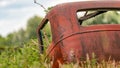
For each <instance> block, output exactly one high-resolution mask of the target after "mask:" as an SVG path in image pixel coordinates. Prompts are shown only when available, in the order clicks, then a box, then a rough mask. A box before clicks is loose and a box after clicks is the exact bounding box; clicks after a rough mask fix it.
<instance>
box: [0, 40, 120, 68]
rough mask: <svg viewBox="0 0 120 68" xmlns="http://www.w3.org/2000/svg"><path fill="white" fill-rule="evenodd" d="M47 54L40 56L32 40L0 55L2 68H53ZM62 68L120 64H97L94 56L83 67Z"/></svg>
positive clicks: (104, 67) (106, 67)
mask: <svg viewBox="0 0 120 68" xmlns="http://www.w3.org/2000/svg"><path fill="white" fill-rule="evenodd" d="M45 56H46V54H45V53H44V54H41V55H40V54H39V48H38V44H37V41H36V40H31V41H30V42H29V43H27V44H24V45H23V46H22V47H10V48H5V50H4V51H2V52H1V53H0V68H51V65H52V62H50V61H49V59H46V60H45ZM60 67H61V68H120V64H116V62H114V61H112V62H111V61H108V62H105V61H103V62H101V63H97V61H96V59H95V58H94V56H93V59H92V60H89V57H87V60H86V61H84V62H81V65H79V64H78V63H76V64H73V63H71V64H63V65H60Z"/></svg>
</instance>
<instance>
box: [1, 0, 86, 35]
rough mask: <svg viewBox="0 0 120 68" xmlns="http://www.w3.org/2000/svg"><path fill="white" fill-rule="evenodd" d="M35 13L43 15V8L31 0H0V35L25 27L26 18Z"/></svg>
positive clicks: (47, 0) (47, 1)
mask: <svg viewBox="0 0 120 68" xmlns="http://www.w3.org/2000/svg"><path fill="white" fill-rule="evenodd" d="M37 1H38V2H39V3H41V4H42V5H44V6H45V7H46V8H47V7H48V6H54V5H56V4H58V3H63V2H72V1H86V0H66V1H65V0H37ZM35 15H38V16H42V17H44V15H45V13H44V10H43V9H42V8H41V7H40V6H39V5H36V4H34V2H33V0H0V35H2V36H6V35H7V34H9V33H11V32H14V31H17V30H19V29H20V28H24V29H25V27H26V24H27V20H28V19H29V18H30V17H33V16H35Z"/></svg>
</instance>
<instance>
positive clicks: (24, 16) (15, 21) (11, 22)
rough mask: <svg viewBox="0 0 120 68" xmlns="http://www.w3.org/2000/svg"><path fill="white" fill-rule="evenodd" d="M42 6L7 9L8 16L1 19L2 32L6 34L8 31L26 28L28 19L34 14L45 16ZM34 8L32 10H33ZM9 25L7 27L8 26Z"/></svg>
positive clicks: (3, 34) (0, 31) (0, 27)
mask: <svg viewBox="0 0 120 68" xmlns="http://www.w3.org/2000/svg"><path fill="white" fill-rule="evenodd" d="M38 8H40V7H24V8H20V9H19V8H17V9H10V10H7V14H8V15H9V17H8V18H4V19H0V29H2V30H0V34H1V35H2V36H6V35H7V34H8V33H11V32H14V31H17V30H19V29H20V28H26V24H27V20H28V19H29V18H30V17H33V16H34V15H38V16H44V15H43V14H45V13H43V11H42V12H41V10H42V9H38ZM31 9H32V10H31ZM6 27H7V28H6Z"/></svg>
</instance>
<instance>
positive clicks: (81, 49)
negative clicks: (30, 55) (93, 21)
mask: <svg viewBox="0 0 120 68" xmlns="http://www.w3.org/2000/svg"><path fill="white" fill-rule="evenodd" d="M91 10H94V11H95V12H93V13H89V14H87V11H91ZM109 10H120V1H85V2H70V3H63V4H59V5H56V6H54V7H53V8H52V9H51V10H50V11H49V12H48V13H47V15H46V16H45V18H44V19H43V20H42V22H41V23H40V25H39V26H38V28H37V37H38V42H39V45H40V52H41V53H43V51H44V46H43V40H42V34H41V30H42V29H43V28H44V26H45V25H46V24H47V22H48V21H49V22H50V26H51V32H52V42H51V44H50V45H49V46H48V49H47V54H48V56H49V57H50V58H51V60H52V61H53V66H52V68H59V64H64V63H70V62H80V61H82V60H83V59H85V58H86V54H88V55H89V56H91V55H92V53H93V52H94V53H95V55H96V58H97V60H98V61H101V60H106V61H107V60H108V58H109V57H111V60H112V59H114V60H115V61H119V60H120V24H100V25H92V26H82V25H81V24H82V23H83V21H85V20H87V19H90V18H93V17H95V16H97V15H100V14H103V13H107V12H108V11H109ZM79 11H86V13H85V15H84V16H82V17H80V18H78V17H77V12H79Z"/></svg>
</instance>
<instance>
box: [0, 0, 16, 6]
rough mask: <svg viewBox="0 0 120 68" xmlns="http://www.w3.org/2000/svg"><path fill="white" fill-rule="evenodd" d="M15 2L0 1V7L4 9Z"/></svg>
mask: <svg viewBox="0 0 120 68" xmlns="http://www.w3.org/2000/svg"><path fill="white" fill-rule="evenodd" d="M15 1H16V0H0V7H5V6H8V5H10V4H13V3H15Z"/></svg>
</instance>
